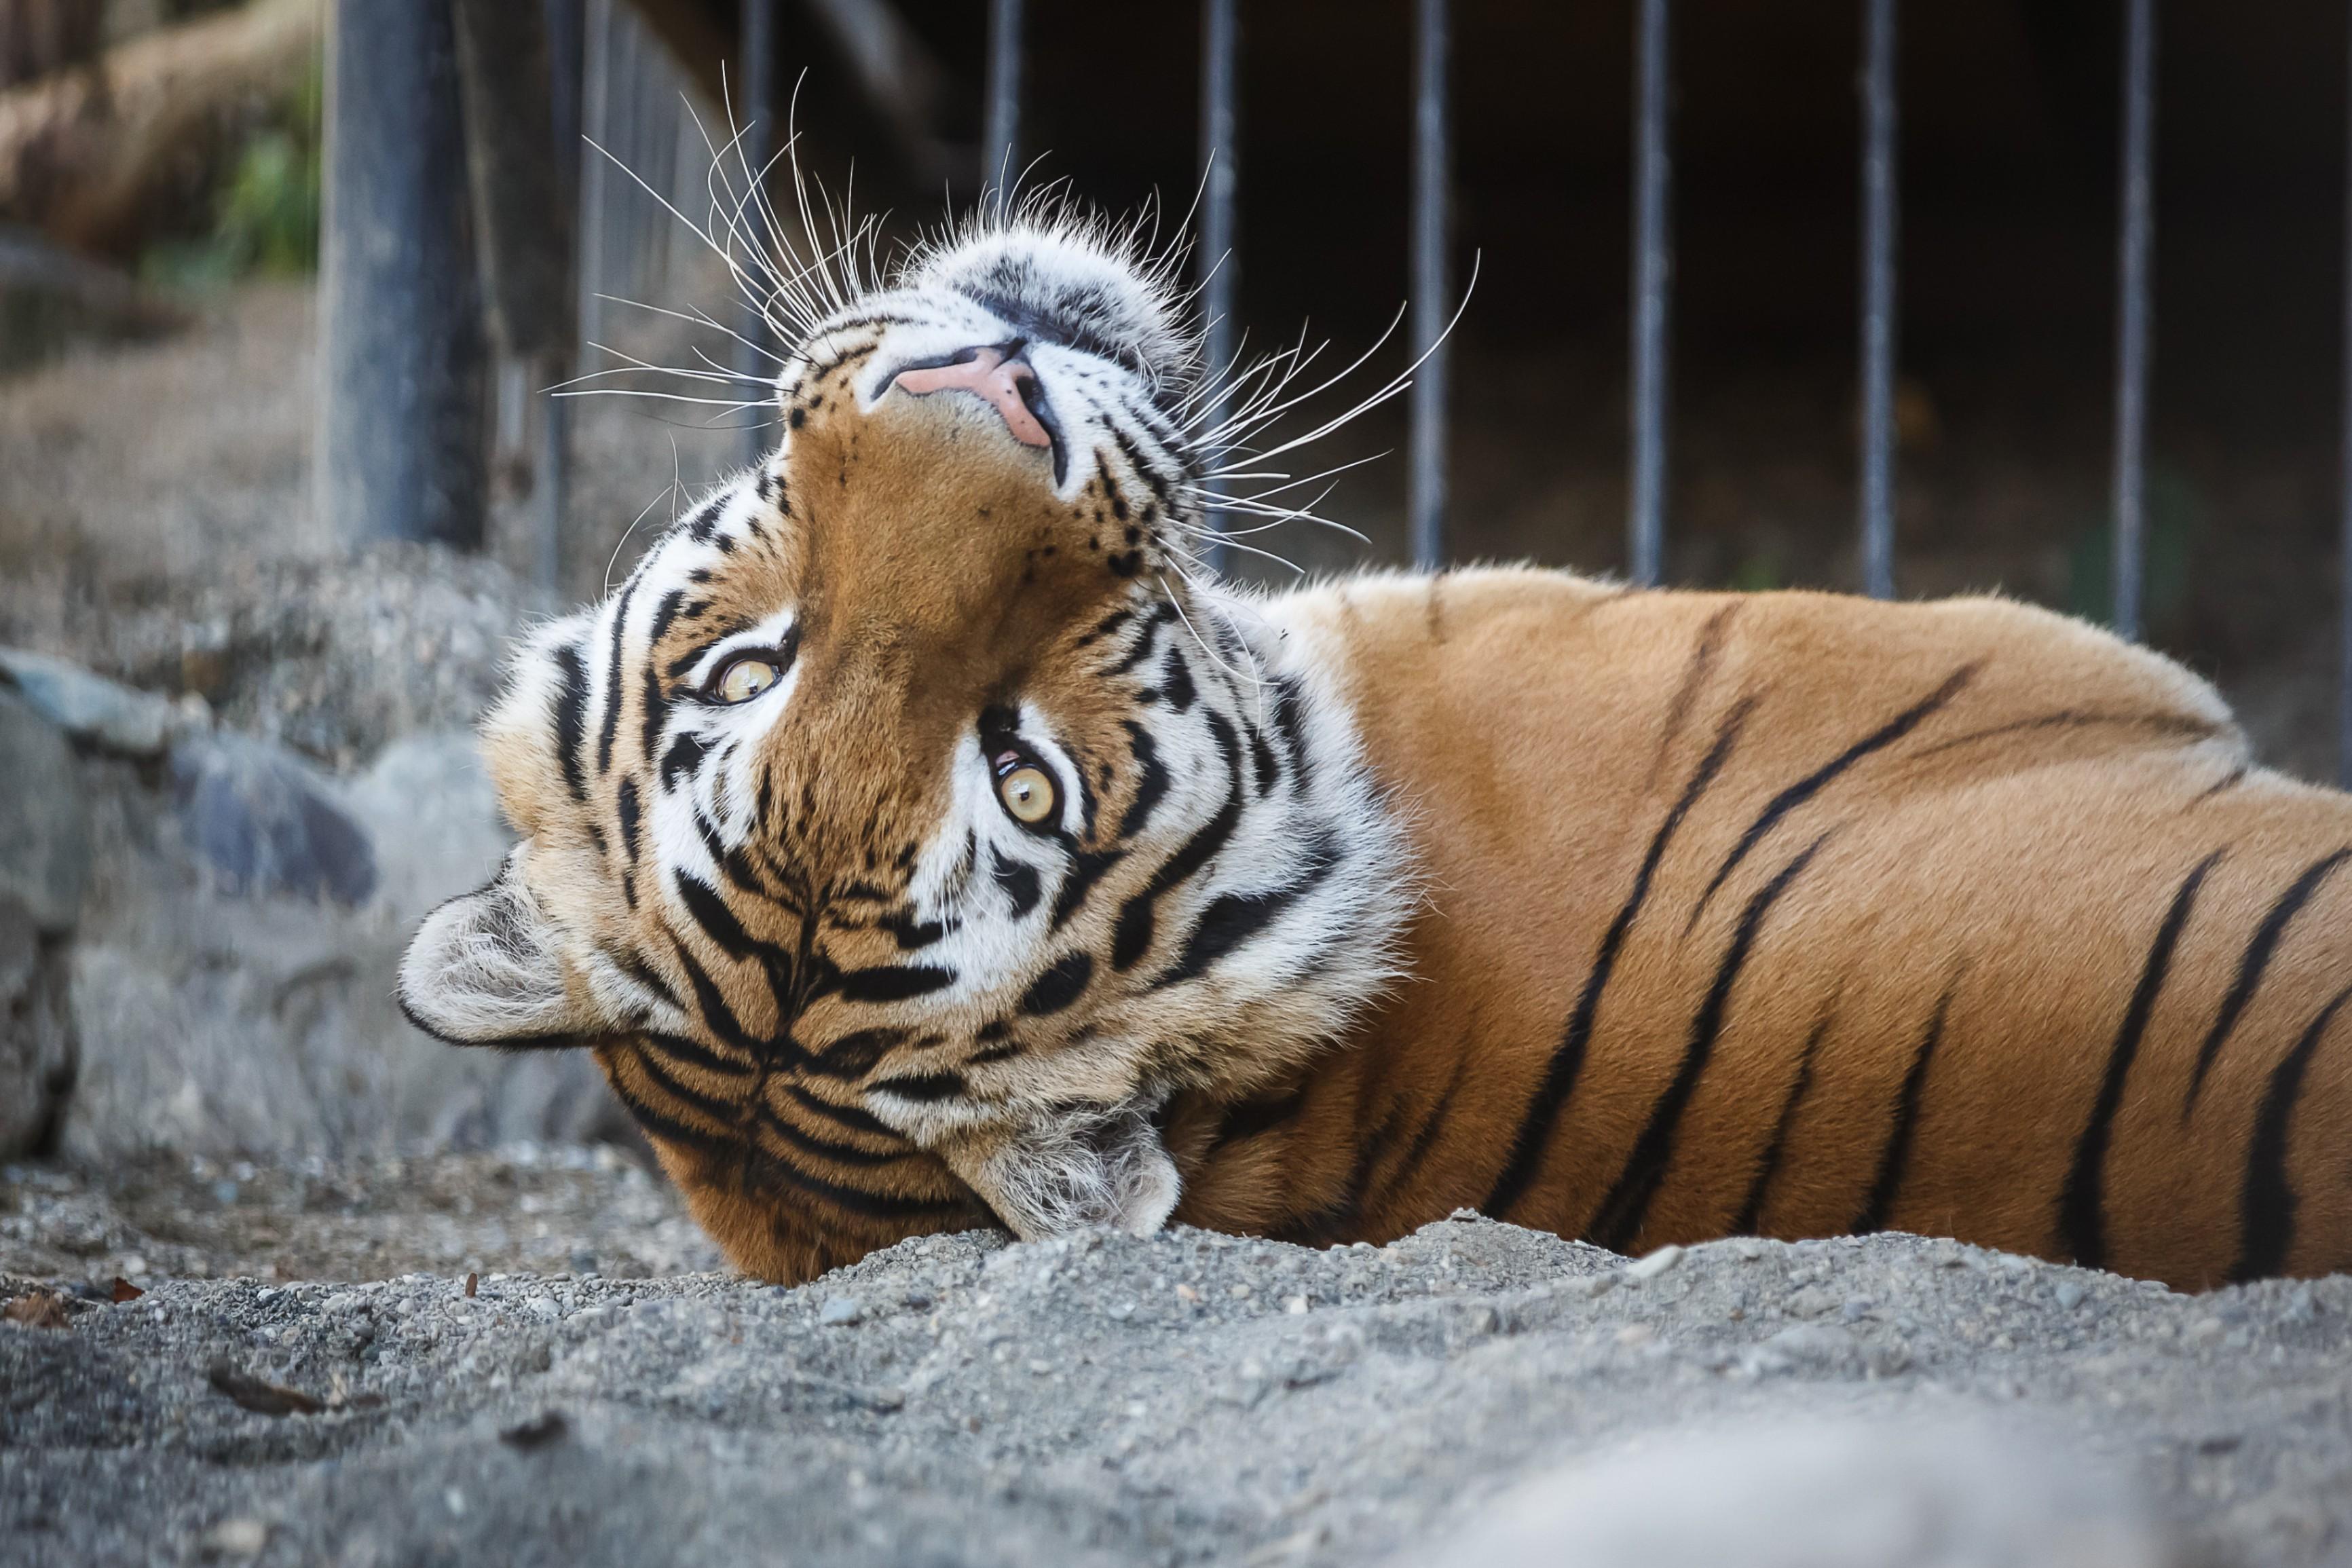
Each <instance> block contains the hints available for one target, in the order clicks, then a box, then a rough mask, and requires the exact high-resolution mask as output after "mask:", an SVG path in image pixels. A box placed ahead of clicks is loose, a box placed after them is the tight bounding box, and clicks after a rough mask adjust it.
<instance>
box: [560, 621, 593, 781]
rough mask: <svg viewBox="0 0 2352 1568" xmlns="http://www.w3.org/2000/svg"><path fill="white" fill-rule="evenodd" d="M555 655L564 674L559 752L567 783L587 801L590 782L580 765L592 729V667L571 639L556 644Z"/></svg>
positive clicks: (561, 689) (561, 686)
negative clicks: (586, 662)
mask: <svg viewBox="0 0 2352 1568" xmlns="http://www.w3.org/2000/svg"><path fill="white" fill-rule="evenodd" d="M553 658H554V659H555V668H556V669H557V671H558V672H559V673H560V674H561V675H562V685H560V686H559V687H558V688H557V689H556V693H555V756H556V760H557V761H558V762H559V763H562V767H563V787H564V788H565V789H567V790H569V791H570V792H571V794H572V799H574V800H583V801H584V800H586V799H587V798H588V784H587V780H586V778H585V777H584V776H583V773H581V769H580V746H581V742H583V740H585V739H586V738H587V733H588V668H587V666H585V665H584V664H583V663H582V662H581V660H580V650H579V649H578V648H577V647H573V646H572V644H570V643H565V644H563V645H562V647H558V648H556V649H555V652H554V654H553Z"/></svg>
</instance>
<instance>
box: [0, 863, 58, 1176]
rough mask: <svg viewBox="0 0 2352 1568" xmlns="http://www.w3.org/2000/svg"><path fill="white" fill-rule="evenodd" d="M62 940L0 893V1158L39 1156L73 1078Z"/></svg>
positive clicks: (17, 901) (16, 901) (55, 1127)
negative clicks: (48, 933) (38, 1153)
mask: <svg viewBox="0 0 2352 1568" xmlns="http://www.w3.org/2000/svg"><path fill="white" fill-rule="evenodd" d="M68 973H69V969H68V962H67V958H66V953H65V947H64V942H63V939H61V938H58V937H54V936H49V935H47V934H45V933H44V932H43V931H41V929H40V927H39V925H38V924H37V922H36V921H34V919H33V915H32V911H31V910H28V909H26V907H25V905H24V903H23V902H22V901H20V900H17V899H15V898H12V897H10V896H9V895H8V894H6V893H0V1158H9V1157H12V1156H15V1155H18V1154H25V1153H34V1152H44V1145H45V1144H47V1142H49V1141H50V1139H51V1138H52V1137H53V1135H54V1133H55V1131H56V1129H57V1125H58V1118H59V1116H60V1115H61V1114H62V1113H63V1111H64V1109H65V1101H66V1097H67V1095H68V1093H69V1092H71V1090H72V1088H73V1079H74V1058H75V1052H74V1038H73V1011H72V1007H71V1005H70V1003H69V1001H68V995H67V988H68Z"/></svg>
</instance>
